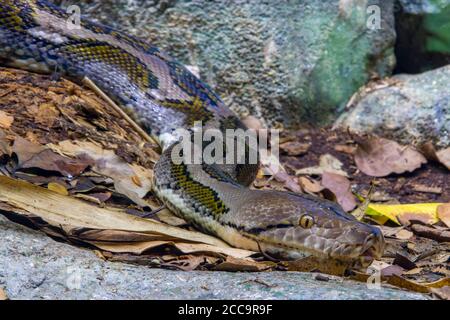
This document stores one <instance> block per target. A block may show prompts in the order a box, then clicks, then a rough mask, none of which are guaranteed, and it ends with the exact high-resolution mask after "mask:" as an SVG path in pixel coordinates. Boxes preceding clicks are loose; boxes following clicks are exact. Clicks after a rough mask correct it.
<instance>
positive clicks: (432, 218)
mask: <svg viewBox="0 0 450 320" xmlns="http://www.w3.org/2000/svg"><path fill="white" fill-rule="evenodd" d="M440 205H442V203H411V204H370V205H369V206H368V208H367V210H366V214H367V215H369V216H372V217H373V218H375V219H378V218H380V217H385V218H388V219H389V220H391V221H393V222H395V223H397V224H401V223H400V221H399V218H400V220H401V218H402V217H403V218H405V219H413V218H414V219H416V218H417V219H420V220H422V221H425V222H426V223H428V224H434V223H436V222H438V221H439V219H438V217H437V208H438V207H439V206H440Z"/></svg>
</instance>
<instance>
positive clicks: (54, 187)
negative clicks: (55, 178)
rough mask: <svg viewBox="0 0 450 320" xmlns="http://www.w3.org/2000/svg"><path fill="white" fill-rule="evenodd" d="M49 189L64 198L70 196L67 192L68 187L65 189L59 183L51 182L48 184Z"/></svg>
mask: <svg viewBox="0 0 450 320" xmlns="http://www.w3.org/2000/svg"><path fill="white" fill-rule="evenodd" d="M47 188H48V190H51V191H54V192H56V193H59V194H62V195H63V196H67V195H69V192H68V191H67V189H66V187H64V186H63V185H61V184H59V183H57V182H50V183H49V184H48V186H47Z"/></svg>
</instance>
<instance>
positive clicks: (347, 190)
mask: <svg viewBox="0 0 450 320" xmlns="http://www.w3.org/2000/svg"><path fill="white" fill-rule="evenodd" d="M321 184H322V186H324V187H325V188H327V189H329V190H330V191H331V192H333V194H334V195H335V196H336V200H337V202H338V203H339V204H340V205H341V206H342V208H343V209H344V211H351V210H353V209H354V208H355V207H356V199H355V196H354V195H353V193H352V190H351V184H350V181H349V180H348V179H347V178H346V177H344V176H342V175H339V174H335V173H331V172H324V173H323V174H322V182H321Z"/></svg>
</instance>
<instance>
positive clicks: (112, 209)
mask: <svg viewBox="0 0 450 320" xmlns="http://www.w3.org/2000/svg"><path fill="white" fill-rule="evenodd" d="M24 78H26V79H27V81H23V79H24ZM2 93H5V94H2ZM0 109H1V112H2V114H6V115H8V116H11V117H12V115H14V118H13V119H12V121H9V122H7V125H6V126H2V127H1V128H0V213H3V214H4V215H5V216H7V217H9V218H14V217H17V216H20V217H22V218H23V219H22V220H21V221H23V223H26V224H29V225H33V226H35V227H38V228H40V229H41V230H42V231H44V232H46V233H47V234H49V235H50V236H52V237H56V238H59V239H61V240H65V241H67V242H69V243H72V244H76V245H82V246H87V247H89V248H92V249H94V250H95V252H96V253H97V255H99V257H102V258H103V259H107V260H111V261H123V262H129V263H136V264H143V265H148V266H151V267H162V268H170V269H180V270H194V269H196V270H226V271H270V270H291V271H294V270H297V271H299V270H300V271H316V272H317V271H320V272H324V273H330V274H337V275H343V274H344V272H345V270H344V269H342V266H338V265H334V266H333V265H332V264H333V263H330V266H327V267H325V266H322V265H320V263H319V262H318V261H315V259H314V258H313V257H310V258H307V259H303V260H299V261H294V262H292V261H291V262H284V261H280V262H273V261H268V260H267V259H266V258H265V257H264V256H261V255H260V254H258V253H255V252H251V251H247V250H241V249H236V248H231V247H230V246H229V245H227V244H226V243H224V242H223V241H221V240H220V239H217V238H214V237H212V236H209V235H205V234H203V233H199V232H197V231H195V230H194V229H193V228H192V227H191V226H189V225H188V224H187V223H186V222H185V221H184V220H182V219H180V218H178V217H175V216H174V215H173V214H172V213H170V211H169V210H167V209H163V210H160V211H159V212H157V213H156V214H151V213H152V211H154V210H155V211H158V210H157V209H158V208H160V207H161V203H160V202H159V200H158V199H157V198H155V197H154V195H153V194H152V192H151V181H152V174H153V173H152V168H153V165H154V163H156V161H157V160H158V157H159V156H158V147H157V146H155V145H152V144H150V143H148V142H147V141H143V140H142V138H141V137H140V136H139V134H138V133H137V132H135V131H134V130H133V129H130V127H129V126H128V125H127V123H126V122H124V121H123V119H122V118H121V117H120V115H119V114H116V113H115V112H114V110H111V108H110V107H109V105H107V104H106V103H104V102H103V101H102V100H101V99H100V98H98V97H97V96H96V95H95V94H93V93H92V92H90V91H88V90H85V89H82V88H80V87H78V86H76V85H74V84H72V83H70V82H68V81H65V80H62V81H58V82H52V81H50V80H49V79H48V78H47V77H44V76H39V75H30V74H28V73H25V72H20V71H12V70H8V69H0ZM39 110H47V111H48V112H47V113H46V114H45V115H42V112H39ZM36 111H38V112H36ZM6 119H7V120H8V119H9V118H6ZM9 120H11V119H9ZM282 139H284V141H285V143H284V145H283V149H282V155H281V165H280V167H283V170H278V171H277V174H275V175H274V176H272V177H267V176H264V175H259V176H258V179H257V180H256V181H255V185H254V187H256V188H265V189H286V190H290V191H294V192H306V193H310V194H315V195H317V196H319V197H324V198H325V197H327V198H330V197H331V198H333V199H335V201H337V202H339V203H340V204H341V205H343V206H344V208H345V209H346V210H347V211H351V210H353V209H354V208H355V206H360V205H361V203H360V202H359V201H358V200H357V198H356V197H355V196H354V193H355V192H356V194H365V193H367V192H368V190H369V187H370V185H371V184H374V185H375V189H376V190H375V192H374V193H373V195H375V194H376V193H377V192H378V194H379V195H380V194H383V196H378V197H371V199H370V201H368V202H367V203H368V205H367V210H366V209H365V211H366V212H365V213H366V215H365V216H364V217H363V219H364V220H366V221H367V222H369V223H380V221H382V224H381V225H380V226H379V227H380V228H381V229H382V231H383V233H384V234H385V237H386V240H387V249H386V252H385V255H384V257H383V258H382V260H381V261H378V262H377V261H375V262H374V263H378V266H377V268H381V271H382V279H383V282H385V283H387V284H390V285H394V286H398V287H403V288H407V289H410V290H415V291H420V292H427V293H432V294H434V295H435V296H437V297H440V298H442V297H444V298H445V297H446V293H447V291H448V290H447V289H446V288H448V286H449V285H450V284H449V283H448V279H449V278H448V277H449V268H448V264H449V259H450V257H449V246H448V238H447V237H448V236H447V234H448V232H449V225H448V223H449V221H448V212H449V210H448V206H449V204H448V203H449V202H450V188H449V182H448V181H447V180H448V179H446V177H447V175H448V167H446V166H445V163H446V160H445V159H446V156H447V151H446V149H444V150H439V151H437V152H435V153H436V156H435V159H437V160H439V161H429V162H428V163H427V161H426V160H425V157H424V156H423V155H422V154H420V153H419V152H418V151H417V150H416V149H415V148H414V147H411V146H400V145H399V144H397V143H396V142H394V141H390V140H388V139H385V138H378V137H356V136H354V135H350V134H349V133H347V132H339V133H338V134H337V133H335V132H331V131H328V130H324V129H320V130H317V129H312V128H311V129H302V130H299V131H287V130H286V131H284V132H282ZM286 141H287V142H288V143H286ZM438 154H439V156H438ZM427 159H430V158H429V156H427ZM263 169H264V168H263ZM272 169H274V168H272ZM275 169H279V168H275ZM274 172H275V171H274ZM280 172H281V173H280ZM374 177H375V178H374ZM418 186H421V187H418ZM423 186H425V187H429V188H435V189H434V191H436V190H437V189H436V188H440V190H441V191H440V192H437V191H436V192H424V191H426V188H424V187H423ZM429 190H431V189H429ZM376 198H377V199H381V200H380V201H381V202H374V201H375V200H374V199H376ZM377 201H378V200H377ZM30 203H32V204H33V205H30ZM408 206H409V207H408ZM375 212H376V213H375ZM130 213H132V214H130ZM363 213H364V212H363ZM371 213H372V214H371ZM146 215H148V216H151V218H141V216H146ZM424 217H425V218H424ZM15 220H17V219H15ZM399 224H400V225H401V226H400V227H399ZM400 257H403V258H400ZM401 259H402V260H401ZM381 262H382V264H380V263H381ZM405 267H406V268H405ZM340 268H341V269H342V270H340ZM383 270H384V271H383ZM369 277H370V274H369V273H361V272H357V271H352V272H351V274H350V278H352V279H355V280H360V281H367V279H368V278H369Z"/></svg>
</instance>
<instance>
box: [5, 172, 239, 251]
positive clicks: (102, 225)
mask: <svg viewBox="0 0 450 320" xmlns="http://www.w3.org/2000/svg"><path fill="white" fill-rule="evenodd" d="M0 201H3V202H5V203H8V204H10V205H11V206H13V207H16V208H18V209H20V210H24V211H27V212H29V213H30V214H32V215H34V216H37V217H40V218H42V219H43V220H44V221H46V222H47V223H49V224H51V225H53V226H56V227H59V226H62V227H64V228H65V230H67V231H70V230H72V229H75V228H91V229H112V230H122V231H129V232H146V233H149V234H156V235H161V236H166V237H170V239H173V238H177V239H183V240H184V241H191V242H196V243H205V244H209V245H212V246H218V247H221V248H229V246H228V245H227V244H226V243H224V242H223V241H221V240H219V239H217V238H214V237H212V236H208V235H205V234H202V233H199V232H193V231H188V230H184V229H180V228H176V227H172V226H168V225H165V224H162V223H159V222H157V221H153V220H149V219H141V218H138V217H134V216H131V215H128V214H126V213H125V212H124V211H122V210H118V209H111V208H99V207H96V206H93V205H90V204H88V203H86V202H84V201H81V200H78V199H75V198H72V197H68V196H63V195H60V194H57V193H55V192H52V191H49V190H47V189H45V188H41V187H38V186H35V185H32V184H30V183H28V182H24V181H19V180H15V179H11V178H8V177H4V176H0ZM236 250H238V249H236ZM244 251H245V250H244Z"/></svg>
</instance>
